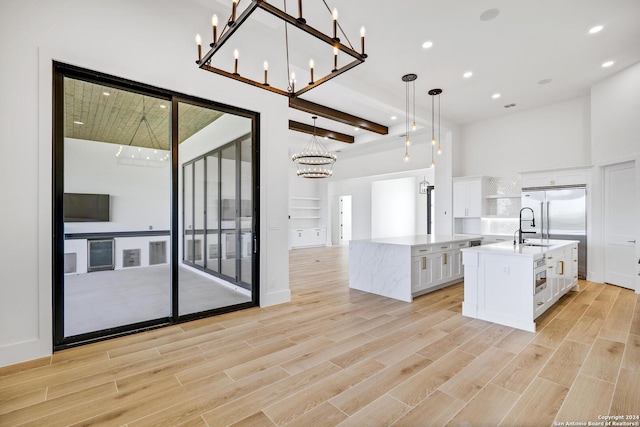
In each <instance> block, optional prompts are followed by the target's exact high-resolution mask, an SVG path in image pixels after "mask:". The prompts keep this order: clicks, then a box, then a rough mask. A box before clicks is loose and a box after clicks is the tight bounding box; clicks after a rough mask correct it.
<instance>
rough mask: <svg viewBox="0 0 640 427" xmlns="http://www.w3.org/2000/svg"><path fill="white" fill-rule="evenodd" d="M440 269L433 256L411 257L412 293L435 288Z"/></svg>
mask: <svg viewBox="0 0 640 427" xmlns="http://www.w3.org/2000/svg"><path fill="white" fill-rule="evenodd" d="M438 267H439V266H438V264H437V263H436V262H435V256H434V255H432V254H424V255H419V256H413V257H411V293H413V294H415V293H416V292H420V291H424V290H426V289H429V288H431V287H433V286H434V283H435V281H436V277H437V276H438V275H439V273H438V271H437V270H438Z"/></svg>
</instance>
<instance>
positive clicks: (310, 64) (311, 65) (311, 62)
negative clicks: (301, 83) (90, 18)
mask: <svg viewBox="0 0 640 427" xmlns="http://www.w3.org/2000/svg"><path fill="white" fill-rule="evenodd" d="M309 68H313V59H310V60H309Z"/></svg>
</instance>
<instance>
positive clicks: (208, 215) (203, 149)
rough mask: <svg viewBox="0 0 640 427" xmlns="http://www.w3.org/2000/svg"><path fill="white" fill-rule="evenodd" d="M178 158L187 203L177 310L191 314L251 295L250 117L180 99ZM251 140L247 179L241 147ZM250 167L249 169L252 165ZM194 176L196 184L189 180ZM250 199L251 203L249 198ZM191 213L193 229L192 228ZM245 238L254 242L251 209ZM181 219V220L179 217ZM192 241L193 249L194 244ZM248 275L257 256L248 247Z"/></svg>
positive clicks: (248, 228)
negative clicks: (242, 272)
mask: <svg viewBox="0 0 640 427" xmlns="http://www.w3.org/2000/svg"><path fill="white" fill-rule="evenodd" d="M178 115H179V117H181V118H180V119H179V121H178V139H179V149H178V153H179V155H178V162H179V164H180V169H181V171H182V172H181V179H182V180H183V185H182V186H181V187H180V188H182V189H183V194H182V196H181V200H182V203H183V204H184V209H183V212H184V218H182V219H181V221H182V223H183V224H184V226H183V232H184V234H185V235H186V236H190V237H191V238H192V239H193V241H190V240H188V239H187V240H185V243H184V245H185V246H184V248H183V251H184V253H185V254H186V255H189V254H192V253H193V254H195V257H191V256H185V257H183V262H182V263H181V265H180V268H179V271H178V278H179V280H178V313H179V315H187V314H193V313H199V312H203V311H209V310H214V309H218V308H222V307H228V306H233V305H237V304H244V303H249V302H251V301H252V289H251V287H250V286H248V285H246V284H242V283H241V282H240V279H239V278H240V273H239V267H240V255H239V254H240V253H241V252H240V251H241V250H242V249H241V242H240V236H241V233H240V223H241V221H240V210H241V209H242V207H241V206H242V203H241V202H240V192H241V189H242V186H243V185H245V186H246V187H247V189H246V192H247V199H246V201H245V202H246V203H245V205H244V209H245V211H247V212H251V211H252V209H253V204H252V200H251V192H252V189H253V185H254V183H253V181H252V176H251V158H252V157H251V156H252V152H251V121H250V120H248V119H245V118H241V117H238V116H233V115H232V114H229V113H223V112H220V111H216V110H213V109H211V108H208V107H206V106H200V105H192V104H188V103H183V102H179V103H178ZM243 140H248V141H249V142H248V145H247V148H246V149H248V150H249V152H248V155H247V157H248V161H247V165H245V166H244V169H245V170H248V172H245V173H248V176H247V177H246V182H245V181H243V180H242V179H241V177H240V171H241V169H242V166H241V162H240V154H238V153H239V150H240V149H241V142H242V141H243ZM247 168H248V169H247ZM189 182H191V184H189ZM247 203H248V204H247ZM188 215H192V218H193V219H192V221H193V229H192V230H190V229H189V228H188V226H189V224H190V221H191V219H190V218H189V217H188ZM246 219H247V221H245V222H244V223H243V224H245V226H246V231H245V234H246V235H247V236H248V237H245V238H244V241H243V243H244V244H245V245H247V248H250V244H249V243H248V242H250V241H251V236H253V233H252V227H253V224H252V218H251V214H248V217H247V218H246ZM179 222H180V220H179ZM189 245H192V246H193V248H194V249H193V252H191V249H190V248H189ZM244 254H245V257H246V258H247V260H246V261H245V263H246V266H247V267H246V268H247V270H248V273H247V276H248V278H247V279H246V280H245V282H248V283H251V279H250V277H251V271H252V269H253V268H254V264H253V263H254V257H252V256H251V251H250V250H245V252H244Z"/></svg>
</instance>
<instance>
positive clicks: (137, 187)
mask: <svg viewBox="0 0 640 427" xmlns="http://www.w3.org/2000/svg"><path fill="white" fill-rule="evenodd" d="M117 150H118V146H117V145H115V144H109V143H104V142H96V141H87V140H81V139H72V138H65V152H64V162H65V164H64V175H65V177H64V191H65V193H97V194H108V195H109V196H110V197H109V208H110V210H111V214H110V219H109V222H67V223H65V226H64V231H65V233H99V232H107V231H144V230H149V229H150V228H149V227H151V228H152V229H154V230H169V228H170V216H171V205H170V194H171V186H170V185H171V169H170V167H169V166H170V164H169V162H162V163H158V167H144V166H139V165H128V164H122V163H119V162H118V159H117V157H116V156H115V154H116V151H117Z"/></svg>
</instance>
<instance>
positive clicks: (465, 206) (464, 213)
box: [453, 177, 484, 218]
mask: <svg viewBox="0 0 640 427" xmlns="http://www.w3.org/2000/svg"><path fill="white" fill-rule="evenodd" d="M483 180H484V177H470V178H456V179H455V180H454V182H453V216H454V217H456V218H480V217H481V216H482V206H483V205H482V203H483V192H482V189H483V188H482V187H483V185H482V184H483Z"/></svg>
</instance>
